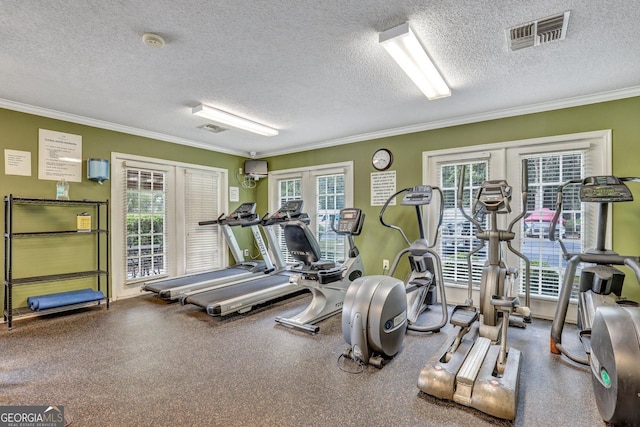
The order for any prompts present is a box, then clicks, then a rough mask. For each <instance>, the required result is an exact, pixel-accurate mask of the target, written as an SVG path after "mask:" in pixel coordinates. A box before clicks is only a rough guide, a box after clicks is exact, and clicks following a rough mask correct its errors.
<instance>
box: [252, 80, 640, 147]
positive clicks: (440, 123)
mask: <svg viewBox="0 0 640 427" xmlns="http://www.w3.org/2000/svg"><path fill="white" fill-rule="evenodd" d="M635 96H640V86H632V87H629V88H625V89H619V90H613V91H608V92H600V93H596V94H592V95H585V96H577V97H573V98H565V99H560V100H556V101H550V102H542V103H538V104H532V105H526V106H519V107H514V108H506V109H501V110H495V111H489V112H485V113H478V114H471V115H468V116H462V117H456V118H453V119H445V120H436V121H433V122H425V123H420V124H416V125H410V126H403V127H398V128H392V129H383V130H379V131H375V132H368V133H362V134H359V135H353V136H348V137H345V138H337V139H332V140H328V141H322V142H318V143H312V144H308V145H305V146H304V148H296V149H289V150H278V151H271V152H264V153H260V154H261V157H268V156H280V155H284V154H292V153H299V152H301V151H309V150H316V149H319V148H327V147H333V146H337V145H343V144H352V143H354V142H361V141H369V140H373V139H380V138H388V137H391V136H398V135H405V134H410V133H416V132H423V131H427V130H434V129H442V128H446V127H452V126H460V125H466V124H470V123H479V122H485V121H489V120H496V119H504V118H507V117H516V116H523V115H526V114H534V113H542V112H545V111H553V110H561V109H563V108H571V107H579V106H582V105H589V104H597V103H600V102H607V101H615V100H618V99H624V98H632V97H635Z"/></svg>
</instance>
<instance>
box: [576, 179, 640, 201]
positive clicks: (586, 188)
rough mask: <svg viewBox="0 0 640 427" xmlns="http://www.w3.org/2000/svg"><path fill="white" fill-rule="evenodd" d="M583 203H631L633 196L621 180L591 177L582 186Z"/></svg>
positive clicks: (581, 197)
mask: <svg viewBox="0 0 640 427" xmlns="http://www.w3.org/2000/svg"><path fill="white" fill-rule="evenodd" d="M580 201H581V202H596V203H610V202H631V201H633V195H632V194H631V191H630V190H629V187H627V186H626V185H625V184H624V183H623V182H622V181H621V180H620V179H619V178H617V177H615V176H590V177H588V178H585V179H584V180H583V181H582V185H581V186H580Z"/></svg>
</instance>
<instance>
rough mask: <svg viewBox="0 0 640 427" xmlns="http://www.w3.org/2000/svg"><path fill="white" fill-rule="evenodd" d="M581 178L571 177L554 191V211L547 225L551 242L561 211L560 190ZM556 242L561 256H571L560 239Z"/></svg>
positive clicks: (554, 237)
mask: <svg viewBox="0 0 640 427" xmlns="http://www.w3.org/2000/svg"><path fill="white" fill-rule="evenodd" d="M582 181H583V180H582V178H577V179H571V180H569V181H567V182H565V183H563V184H560V185H559V186H558V191H557V193H556V211H555V213H554V214H553V218H552V219H551V225H550V226H549V236H548V238H549V240H550V241H552V242H555V241H556V224H557V223H558V219H559V218H560V214H561V213H562V192H563V191H564V189H565V187H567V186H569V185H574V184H581V183H582ZM558 243H559V244H560V249H561V250H562V256H563V258H564V259H565V260H569V258H571V254H570V253H569V251H568V250H567V247H566V246H565V245H564V242H563V241H562V239H561V238H560V239H558Z"/></svg>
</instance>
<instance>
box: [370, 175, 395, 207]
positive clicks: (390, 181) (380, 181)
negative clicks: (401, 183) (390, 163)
mask: <svg viewBox="0 0 640 427" xmlns="http://www.w3.org/2000/svg"><path fill="white" fill-rule="evenodd" d="M395 192H396V171H387V172H372V173H371V206H382V205H384V204H385V203H386V201H387V200H389V197H391V196H393V193H395ZM395 204H396V199H395V197H394V199H393V200H392V201H391V202H390V203H389V205H391V206H395Z"/></svg>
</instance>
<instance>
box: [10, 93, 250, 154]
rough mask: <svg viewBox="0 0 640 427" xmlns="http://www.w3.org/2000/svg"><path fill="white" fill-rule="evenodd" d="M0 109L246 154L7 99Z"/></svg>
mask: <svg viewBox="0 0 640 427" xmlns="http://www.w3.org/2000/svg"><path fill="white" fill-rule="evenodd" d="M0 108H6V109H7V110H14V111H19V112H21V113H27V114H33V115H35V116H42V117H47V118H50V119H56V120H63V121H66V122H71V123H76V124H80V125H86V126H92V127H95V128H100V129H106V130H112V131H115V132H121V133H126V134H129V135H136V136H142V137H145V138H151V139H157V140H159V141H166V142H172V143H174V144H180V145H186V146H189V147H194V148H201V149H203V150H209V151H215V152H217V153H224V154H231V155H234V156H241V157H245V156H246V153H245V152H244V151H240V150H230V149H228V148H224V147H217V146H213V145H208V144H204V143H202V142H197V141H192V140H189V139H185V138H179V137H177V136H172V135H167V134H164V133H159V132H152V131H149V130H145V129H139V128H135V127H131V126H124V125H120V124H118V123H112V122H107V121H104V120H98V119H93V118H91V117H85V116H78V115H76V114H69V113H65V112H62V111H57V110H50V109H48V108H42V107H36V106H34V105H29V104H23V103H20V102H15V101H11V100H8V99H2V98H0Z"/></svg>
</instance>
